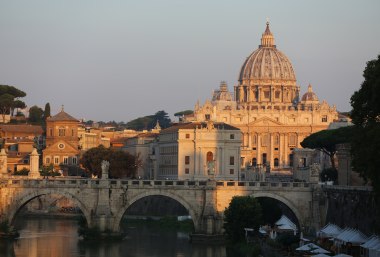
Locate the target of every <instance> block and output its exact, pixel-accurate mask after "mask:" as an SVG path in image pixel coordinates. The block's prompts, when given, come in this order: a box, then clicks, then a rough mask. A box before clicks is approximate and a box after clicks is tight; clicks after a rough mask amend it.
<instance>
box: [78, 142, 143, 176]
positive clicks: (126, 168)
mask: <svg viewBox="0 0 380 257" xmlns="http://www.w3.org/2000/svg"><path fill="white" fill-rule="evenodd" d="M103 160H106V161H109V162H110V167H109V176H110V178H124V177H135V176H136V171H137V166H138V165H137V164H138V161H139V160H138V158H136V157H135V156H133V155H131V154H129V153H127V152H124V151H120V150H113V149H110V148H105V147H104V146H103V145H100V146H98V147H94V148H91V149H89V150H88V151H86V152H85V153H84V154H83V156H82V158H81V159H80V161H79V162H80V164H81V165H82V166H83V168H84V169H85V170H86V171H87V172H88V173H90V174H91V175H95V176H98V177H99V178H101V176H102V169H101V163H102V161H103Z"/></svg>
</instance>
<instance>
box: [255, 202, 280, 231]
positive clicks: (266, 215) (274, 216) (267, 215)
mask: <svg viewBox="0 0 380 257" xmlns="http://www.w3.org/2000/svg"><path fill="white" fill-rule="evenodd" d="M257 200H258V201H259V203H260V206H261V209H262V214H263V224H270V225H273V224H274V223H275V222H276V221H277V220H279V219H280V218H281V215H282V210H281V208H280V207H279V201H278V200H276V199H273V198H268V197H260V198H257Z"/></svg>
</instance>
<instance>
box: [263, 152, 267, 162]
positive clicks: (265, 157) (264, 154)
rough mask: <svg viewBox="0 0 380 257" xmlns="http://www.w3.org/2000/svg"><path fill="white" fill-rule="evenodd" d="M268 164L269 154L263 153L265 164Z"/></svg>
mask: <svg viewBox="0 0 380 257" xmlns="http://www.w3.org/2000/svg"><path fill="white" fill-rule="evenodd" d="M266 163H267V154H266V153H263V164H266Z"/></svg>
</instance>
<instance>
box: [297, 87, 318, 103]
mask: <svg viewBox="0 0 380 257" xmlns="http://www.w3.org/2000/svg"><path fill="white" fill-rule="evenodd" d="M301 101H302V102H317V103H318V102H319V100H318V97H317V95H316V94H315V93H314V92H313V88H312V87H311V85H310V84H309V86H308V87H307V92H306V93H305V94H304V95H303V96H302V98H301Z"/></svg>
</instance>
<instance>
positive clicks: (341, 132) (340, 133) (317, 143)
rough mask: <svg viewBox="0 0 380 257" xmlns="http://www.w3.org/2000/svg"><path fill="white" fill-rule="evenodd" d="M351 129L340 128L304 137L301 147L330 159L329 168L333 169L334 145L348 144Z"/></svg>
mask: <svg viewBox="0 0 380 257" xmlns="http://www.w3.org/2000/svg"><path fill="white" fill-rule="evenodd" d="M352 131H353V129H352V128H351V127H342V128H338V129H328V130H321V131H319V132H316V133H313V134H311V135H309V136H308V137H306V138H305V139H304V140H303V141H302V142H301V146H302V147H304V148H310V149H317V150H319V151H321V152H323V153H325V154H326V155H328V156H329V157H330V162H331V167H332V168H333V169H335V170H336V167H335V153H336V145H337V144H342V143H348V142H350V138H351V135H352Z"/></svg>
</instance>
